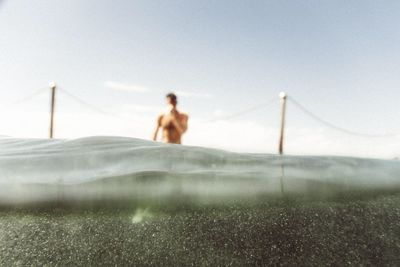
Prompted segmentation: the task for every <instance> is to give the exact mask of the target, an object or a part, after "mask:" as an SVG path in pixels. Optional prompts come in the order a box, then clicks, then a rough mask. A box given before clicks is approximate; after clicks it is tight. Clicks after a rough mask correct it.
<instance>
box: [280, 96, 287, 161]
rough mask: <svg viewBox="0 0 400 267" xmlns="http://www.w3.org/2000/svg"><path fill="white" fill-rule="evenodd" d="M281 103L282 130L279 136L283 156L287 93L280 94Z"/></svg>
mask: <svg viewBox="0 0 400 267" xmlns="http://www.w3.org/2000/svg"><path fill="white" fill-rule="evenodd" d="M279 98H280V102H281V129H280V135H279V154H280V155H282V154H283V139H284V134H285V119H286V118H285V117H286V100H287V94H286V93H285V92H281V93H280V94H279Z"/></svg>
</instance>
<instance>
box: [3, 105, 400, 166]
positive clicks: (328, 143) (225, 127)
mask: <svg viewBox="0 0 400 267" xmlns="http://www.w3.org/2000/svg"><path fill="white" fill-rule="evenodd" d="M134 108H139V109H140V108H141V107H134ZM142 108H144V109H145V110H146V109H147V108H150V107H142ZM113 113H117V114H118V115H119V116H120V118H115V117H111V116H105V115H101V114H94V113H85V112H70V113H67V112H57V113H56V117H55V136H56V137H57V138H78V137H84V136H94V135H116V136H131V137H137V138H143V139H148V140H149V139H150V137H151V133H152V131H153V130H154V126H155V116H154V114H145V113H138V112H126V113H121V110H119V111H114V112H113ZM0 121H1V122H2V123H1V125H0V135H9V136H16V137H40V138H46V137H47V135H48V129H49V125H48V124H49V114H48V112H45V111H43V112H30V113H29V114H27V113H25V112H23V111H15V112H13V113H12V116H10V115H9V114H6V113H3V114H0ZM278 134H279V131H278V129H277V127H274V126H273V125H267V124H263V123H260V122H251V121H245V120H232V121H226V120H225V121H224V120H221V121H216V122H213V123H205V122H204V120H203V119H202V118H195V117H194V118H193V117H192V118H190V121H189V130H188V132H187V134H185V136H184V138H183V142H184V144H186V145H194V146H203V147H213V148H220V149H226V150H230V151H237V152H257V153H277V149H278V137H279V135H278ZM284 150H285V153H287V154H296V155H305V154H307V155H347V156H360V157H381V158H394V157H400V154H399V151H400V137H397V138H372V139H370V138H358V137H353V136H348V135H344V134H341V133H338V132H335V131H331V130H329V129H325V128H315V127H305V128H299V127H290V126H289V127H288V128H287V129H286V134H285V142H284Z"/></svg>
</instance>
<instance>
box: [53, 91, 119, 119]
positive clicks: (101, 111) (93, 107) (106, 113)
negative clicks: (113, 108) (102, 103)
mask: <svg viewBox="0 0 400 267" xmlns="http://www.w3.org/2000/svg"><path fill="white" fill-rule="evenodd" d="M57 89H58V90H59V91H60V92H61V93H63V94H64V95H66V96H67V97H69V98H71V99H73V100H74V101H76V102H78V103H79V104H81V105H83V106H85V107H87V108H89V109H91V110H93V111H95V112H97V113H101V114H103V115H107V116H111V117H115V118H119V119H123V118H122V117H121V116H119V115H117V114H114V113H111V112H108V111H105V110H103V109H101V108H99V107H97V106H94V105H92V104H90V103H88V102H86V101H85V100H83V99H82V98H80V97H78V96H76V95H74V94H72V93H70V92H68V91H66V90H65V89H63V88H60V87H58V88H57Z"/></svg>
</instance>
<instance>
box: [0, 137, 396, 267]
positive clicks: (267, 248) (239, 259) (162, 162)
mask: <svg viewBox="0 0 400 267" xmlns="http://www.w3.org/2000/svg"><path fill="white" fill-rule="evenodd" d="M399 185H400V163H399V162H398V161H395V160H378V159H363V158H352V157H330V156H279V155H270V154H241V153H232V152H227V151H222V150H216V149H208V148H201V147H189V146H179V145H166V144H161V143H156V142H150V141H145V140H139V139H133V138H124V137H89V138H82V139H74V140H48V139H46V140H44V139H17V138H9V137H1V138H0V266H27V265H29V266H53V265H54V266H277V265H284V266H293V265H300V266H326V265H335V266H352V265H357V266H397V265H398V264H399V258H398V255H400V235H399V233H400V224H399V223H398V222H399V221H400V191H399Z"/></svg>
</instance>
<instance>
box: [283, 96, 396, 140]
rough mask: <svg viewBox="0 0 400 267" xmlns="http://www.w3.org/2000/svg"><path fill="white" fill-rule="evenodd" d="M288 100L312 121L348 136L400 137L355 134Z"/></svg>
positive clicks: (291, 99) (392, 134) (391, 134)
mask: <svg viewBox="0 0 400 267" xmlns="http://www.w3.org/2000/svg"><path fill="white" fill-rule="evenodd" d="M288 100H289V101H291V102H292V104H294V106H295V107H297V108H298V109H300V110H301V111H302V112H304V113H305V114H306V115H308V116H310V117H311V118H312V119H314V120H315V121H317V122H319V123H322V124H324V125H325V126H327V127H329V128H332V129H334V130H336V131H339V132H342V133H345V134H348V135H354V136H359V137H364V138H383V137H396V136H399V135H400V134H399V133H389V134H367V133H359V132H355V131H351V130H348V129H345V128H342V127H340V126H337V125H335V124H333V123H330V122H329V121H327V120H324V119H322V118H321V117H319V116H317V115H315V114H314V113H313V112H311V111H310V110H308V109H307V108H305V107H304V106H303V105H301V104H300V103H299V102H297V101H296V100H295V99H293V98H292V97H288Z"/></svg>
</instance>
